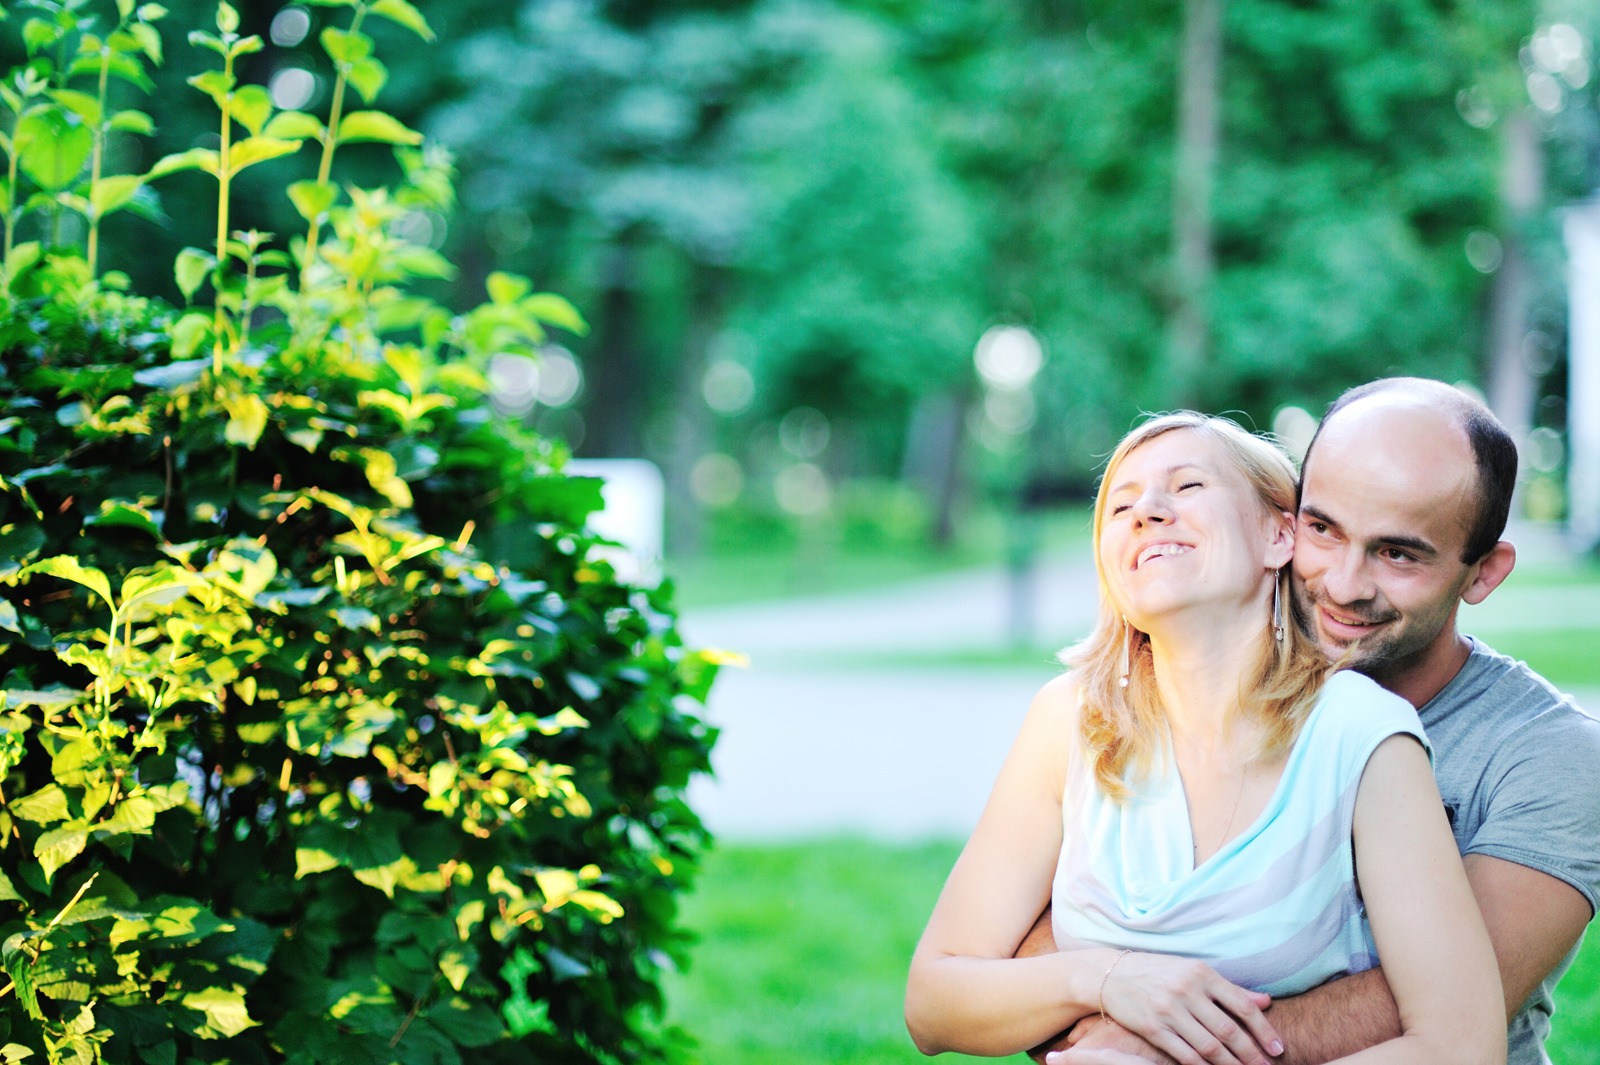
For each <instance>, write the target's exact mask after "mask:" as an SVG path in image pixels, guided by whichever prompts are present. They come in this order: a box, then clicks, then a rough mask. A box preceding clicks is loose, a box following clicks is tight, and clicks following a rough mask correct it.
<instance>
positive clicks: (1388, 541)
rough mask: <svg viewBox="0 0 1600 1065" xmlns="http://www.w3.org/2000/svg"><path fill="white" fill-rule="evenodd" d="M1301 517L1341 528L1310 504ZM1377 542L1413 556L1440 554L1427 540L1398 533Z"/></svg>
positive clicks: (1383, 537) (1301, 510)
mask: <svg viewBox="0 0 1600 1065" xmlns="http://www.w3.org/2000/svg"><path fill="white" fill-rule="evenodd" d="M1300 516H1301V517H1303V518H1310V519H1311V520H1312V521H1316V522H1321V523H1322V524H1323V525H1331V526H1333V527H1334V528H1335V529H1337V528H1339V527H1340V526H1339V523H1338V522H1337V521H1335V520H1334V519H1333V518H1332V517H1331V516H1329V515H1328V513H1327V512H1326V511H1323V510H1320V509H1318V508H1317V507H1314V506H1311V505H1309V504H1302V505H1301V507H1300ZM1375 542H1376V543H1378V544H1381V545H1382V546H1384V547H1398V548H1400V549H1402V550H1405V551H1410V552H1412V553H1413V554H1417V555H1423V556H1426V557H1428V558H1433V557H1434V556H1436V555H1438V553H1439V549H1438V548H1437V547H1435V546H1434V545H1433V544H1431V543H1429V542H1428V541H1427V540H1424V539H1422V538H1421V537H1420V536H1403V535H1400V534H1398V533H1391V534H1389V535H1386V536H1379V537H1377V538H1376V540H1375Z"/></svg>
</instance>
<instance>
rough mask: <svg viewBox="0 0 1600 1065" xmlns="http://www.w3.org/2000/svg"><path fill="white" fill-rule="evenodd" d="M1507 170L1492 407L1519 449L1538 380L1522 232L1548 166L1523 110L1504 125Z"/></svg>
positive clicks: (1492, 296)
mask: <svg viewBox="0 0 1600 1065" xmlns="http://www.w3.org/2000/svg"><path fill="white" fill-rule="evenodd" d="M1500 128H1501V136H1502V148H1503V150H1504V153H1505V169H1504V170H1503V171H1502V173H1501V180H1500V202H1501V209H1502V210H1503V212H1504V218H1505V221H1504V224H1503V225H1502V226H1501V231H1502V237H1501V247H1502V254H1501V259H1500V268H1499V270H1498V271H1497V272H1496V273H1495V276H1494V283H1493V286H1492V288H1491V290H1490V293H1489V373H1488V375H1487V378H1488V386H1489V395H1488V400H1489V407H1490V409H1491V410H1493V411H1494V413H1495V415H1496V417H1498V418H1499V419H1500V421H1501V422H1503V423H1504V424H1505V427H1506V429H1507V430H1508V431H1510V433H1511V438H1512V439H1513V440H1515V441H1516V442H1517V447H1518V448H1519V449H1520V448H1521V447H1522V446H1523V445H1524V444H1526V443H1527V440H1528V434H1529V432H1531V431H1532V429H1533V415H1534V404H1535V403H1536V402H1537V398H1538V394H1539V380H1538V375H1537V374H1536V373H1535V372H1534V370H1533V368H1532V367H1530V366H1529V365H1528V360H1527V358H1526V356H1525V355H1524V353H1523V341H1524V338H1525V337H1526V336H1527V332H1528V292H1529V286H1530V283H1531V282H1530V277H1529V273H1530V271H1529V267H1528V260H1527V255H1526V253H1525V251H1524V249H1523V241H1522V228H1523V224H1524V222H1525V221H1526V220H1527V219H1528V217H1529V216H1530V215H1531V214H1532V213H1533V212H1534V211H1535V210H1536V209H1537V208H1538V206H1539V204H1540V203H1541V202H1542V201H1543V199H1544V172H1543V171H1544V167H1543V160H1542V159H1541V158H1540V154H1539V133H1538V130H1536V129H1535V128H1534V125H1533V122H1532V121H1531V120H1530V119H1529V118H1528V116H1527V114H1526V113H1525V112H1523V111H1517V112H1514V113H1513V114H1511V115H1508V116H1507V117H1506V120H1505V122H1503V123H1502V124H1501V127H1500Z"/></svg>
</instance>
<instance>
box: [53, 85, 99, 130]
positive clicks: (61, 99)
mask: <svg viewBox="0 0 1600 1065" xmlns="http://www.w3.org/2000/svg"><path fill="white" fill-rule="evenodd" d="M51 95H52V96H53V97H54V98H55V101H56V103H58V104H60V105H61V106H62V107H65V108H66V109H67V110H69V111H71V112H72V113H73V114H75V115H77V116H78V117H79V118H81V119H83V121H84V123H85V124H87V125H88V126H89V127H91V128H93V127H94V126H97V125H99V124H100V116H101V114H102V111H101V107H100V100H99V98H98V97H95V96H91V95H89V94H88V93H86V92H78V91H77V90H76V89H57V90H56V91H55V92H54V93H52V94H51Z"/></svg>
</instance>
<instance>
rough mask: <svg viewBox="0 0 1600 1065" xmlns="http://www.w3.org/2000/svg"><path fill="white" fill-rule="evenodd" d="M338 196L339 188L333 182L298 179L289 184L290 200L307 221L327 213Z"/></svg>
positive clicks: (313, 220) (312, 220) (314, 219)
mask: <svg viewBox="0 0 1600 1065" xmlns="http://www.w3.org/2000/svg"><path fill="white" fill-rule="evenodd" d="M338 197H339V190H338V189H337V188H335V187H334V185H333V184H332V183H331V182H317V181H296V182H295V183H294V184H293V185H290V186H289V202H290V203H292V204H294V209H295V210H296V211H298V212H300V217H301V218H304V219H305V220H306V221H307V222H315V221H316V220H317V219H318V218H321V217H322V216H323V215H325V214H327V213H328V208H330V207H332V206H333V202H334V200H336V199H338Z"/></svg>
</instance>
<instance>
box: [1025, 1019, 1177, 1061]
mask: <svg viewBox="0 0 1600 1065" xmlns="http://www.w3.org/2000/svg"><path fill="white" fill-rule="evenodd" d="M1067 1042H1068V1044H1069V1047H1068V1049H1067V1050H1064V1051H1059V1052H1056V1053H1052V1054H1047V1055H1046V1056H1045V1059H1044V1061H1045V1065H1096V1063H1100V1065H1112V1062H1113V1061H1117V1062H1120V1061H1128V1062H1139V1063H1140V1065H1148V1063H1149V1062H1155V1063H1156V1065H1175V1063H1174V1062H1173V1060H1172V1059H1171V1058H1169V1057H1167V1055H1165V1054H1163V1053H1162V1052H1161V1051H1159V1050H1157V1049H1156V1048H1155V1047H1153V1046H1151V1045H1150V1044H1149V1043H1147V1042H1145V1040H1143V1039H1141V1038H1140V1037H1139V1036H1136V1035H1134V1034H1133V1033H1132V1032H1130V1031H1128V1030H1127V1029H1126V1028H1124V1027H1123V1026H1122V1025H1120V1024H1118V1023H1117V1022H1116V1021H1113V1020H1109V1019H1107V1020H1104V1021H1102V1020H1101V1019H1100V1018H1099V1017H1085V1018H1084V1019H1083V1020H1081V1021H1079V1022H1078V1023H1077V1024H1075V1025H1073V1026H1072V1031H1070V1032H1069V1033H1067ZM1110 1054H1115V1055H1116V1058H1111V1057H1106V1056H1105V1055H1110Z"/></svg>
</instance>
